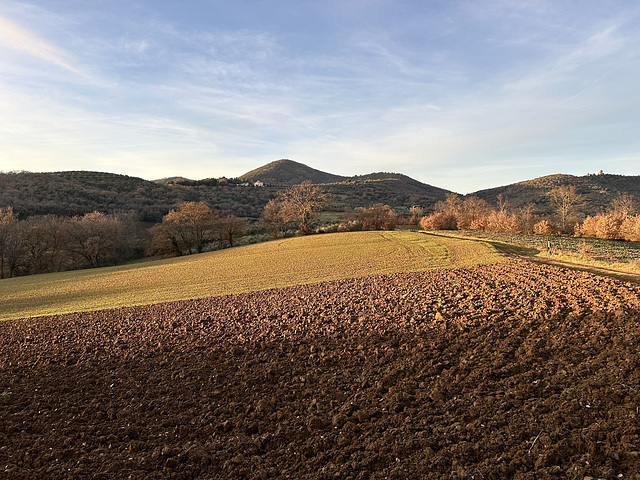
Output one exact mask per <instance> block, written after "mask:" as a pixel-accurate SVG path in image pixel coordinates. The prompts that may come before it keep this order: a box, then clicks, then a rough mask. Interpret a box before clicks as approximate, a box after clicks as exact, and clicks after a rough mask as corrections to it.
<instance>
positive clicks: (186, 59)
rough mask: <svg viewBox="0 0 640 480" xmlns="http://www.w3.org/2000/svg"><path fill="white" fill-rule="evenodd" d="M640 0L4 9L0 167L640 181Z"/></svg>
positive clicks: (254, 0)
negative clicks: (277, 168) (286, 165)
mask: <svg viewBox="0 0 640 480" xmlns="http://www.w3.org/2000/svg"><path fill="white" fill-rule="evenodd" d="M639 79H640V2H637V1H636V0H628V1H624V0H597V1H596V0H520V1H515V0H441V1H440V0H413V1H411V0H317V1H299V0H292V1H289V0H233V1H230V0H226V1H221V0H220V1H219V0H180V1H178V0H92V1H86V0H32V1H21V0H16V1H14V0H1V1H0V171H4V172H7V171H15V170H28V171H39V172H49V171H61V170H95V171H102V172H111V173H120V174H126V175H132V176H136V177H142V178H145V179H148V180H152V179H157V178H163V177H168V176H183V177H187V178H192V179H202V178H208V177H221V176H227V177H236V176H240V175H242V174H243V173H246V172H247V171H249V170H252V169H254V168H257V167H260V166H262V165H264V164H266V163H268V162H271V161H274V160H278V159H281V158H287V159H291V160H295V161H298V162H301V163H304V164H306V165H308V166H310V167H313V168H316V169H319V170H323V171H326V172H330V173H334V174H339V175H346V176H351V175H363V174H367V173H371V172H380V171H383V172H397V173H404V174H406V175H409V176H411V177H413V178H415V179H417V180H420V181H422V182H424V183H428V184H430V185H435V186H438V187H441V188H446V189H449V190H452V191H455V192H458V193H470V192H474V191H477V190H480V189H484V188H491V187H495V186H500V185H506V184H511V183H515V182H518V181H523V180H529V179H532V178H536V177H540V176H544V175H550V174H555V173H567V174H573V175H585V174H587V173H598V172H599V171H601V170H602V171H604V172H605V173H616V174H623V175H640V168H639V165H640V92H639V87H640V83H639Z"/></svg>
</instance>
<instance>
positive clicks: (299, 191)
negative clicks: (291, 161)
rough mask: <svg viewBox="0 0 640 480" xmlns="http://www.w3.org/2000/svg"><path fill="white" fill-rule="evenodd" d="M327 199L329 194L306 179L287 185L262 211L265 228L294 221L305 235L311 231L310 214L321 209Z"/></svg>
mask: <svg viewBox="0 0 640 480" xmlns="http://www.w3.org/2000/svg"><path fill="white" fill-rule="evenodd" d="M328 201H329V195H328V194H327V193H325V192H324V191H323V190H322V189H321V188H320V187H318V186H314V185H313V184H312V183H311V182H310V181H309V180H307V181H305V182H302V183H301V184H300V185H294V186H292V187H289V188H288V189H287V190H285V191H283V192H280V193H279V194H278V197H277V198H276V199H273V200H271V201H270V202H269V203H268V204H267V206H266V207H265V210H264V212H263V215H262V218H263V223H265V225H266V226H267V228H273V226H275V225H279V226H281V227H284V226H286V225H287V223H289V222H291V221H295V222H296V223H297V224H298V230H299V231H300V233H301V234H302V235H306V234H308V233H310V232H311V228H309V221H310V220H311V218H312V216H313V215H314V214H315V213H317V212H319V211H320V210H322V208H323V207H324V206H325V205H326V204H327V202H328Z"/></svg>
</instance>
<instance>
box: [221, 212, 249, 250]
mask: <svg viewBox="0 0 640 480" xmlns="http://www.w3.org/2000/svg"><path fill="white" fill-rule="evenodd" d="M218 224H219V228H220V241H221V243H223V242H226V243H227V244H228V245H229V246H230V247H233V242H234V240H237V239H238V238H240V237H242V236H243V235H244V234H245V232H246V231H247V222H245V221H244V219H242V218H238V217H236V216H235V215H234V214H229V215H226V216H224V217H223V218H221V219H220V221H219V223H218Z"/></svg>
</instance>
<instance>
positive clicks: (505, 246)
mask: <svg viewBox="0 0 640 480" xmlns="http://www.w3.org/2000/svg"><path fill="white" fill-rule="evenodd" d="M426 233H428V234H429V235H433V236H436V237H441V238H456V239H463V238H464V239H467V240H471V241H475V242H480V243H488V244H490V245H492V246H493V247H494V248H495V249H496V250H497V251H498V252H500V253H502V254H504V255H506V256H509V257H515V258H521V259H524V260H529V261H531V262H535V263H544V264H547V265H554V266H557V267H564V268H570V269H573V270H582V271H585V272H590V273H594V274H596V275H601V276H605V277H610V278H614V279H616V280H622V281H625V282H633V283H640V273H638V271H637V269H634V268H633V267H629V266H628V265H625V264H622V263H615V262H613V263H611V262H609V263H605V262H600V261H597V260H581V259H580V258H578V257H573V256H567V255H559V254H553V255H550V254H548V253H547V252H545V251H542V250H538V249H536V248H530V247H522V246H519V245H513V244H510V243H505V242H499V241H496V240H489V239H487V238H479V237H473V236H469V235H464V236H462V235H456V234H455V233H453V232H446V233H442V232H441V231H438V232H437V233H436V232H426Z"/></svg>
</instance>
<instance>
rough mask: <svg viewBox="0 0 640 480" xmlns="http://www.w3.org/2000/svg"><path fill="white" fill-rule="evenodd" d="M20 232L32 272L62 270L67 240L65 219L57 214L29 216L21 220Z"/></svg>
mask: <svg viewBox="0 0 640 480" xmlns="http://www.w3.org/2000/svg"><path fill="white" fill-rule="evenodd" d="M19 232H20V241H21V243H22V248H23V249H24V252H25V261H26V263H27V267H28V270H29V272H30V273H43V272H57V271H60V270H62V261H63V260H62V253H63V250H64V246H65V243H66V241H67V235H66V229H65V221H64V219H62V218H60V217H57V216H55V215H44V216H34V217H29V218H27V219H26V220H23V221H22V222H20V227H19Z"/></svg>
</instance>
